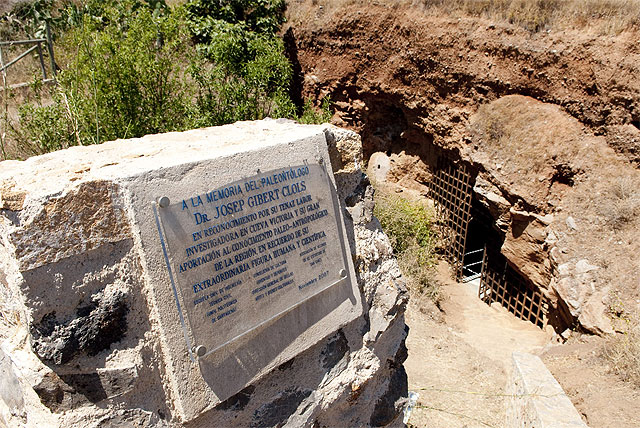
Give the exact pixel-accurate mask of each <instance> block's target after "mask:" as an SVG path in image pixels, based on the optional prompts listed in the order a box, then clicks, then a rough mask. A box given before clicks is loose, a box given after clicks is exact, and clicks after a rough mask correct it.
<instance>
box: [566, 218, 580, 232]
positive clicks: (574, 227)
mask: <svg viewBox="0 0 640 428" xmlns="http://www.w3.org/2000/svg"><path fill="white" fill-rule="evenodd" d="M565 223H566V224H567V227H568V228H569V229H571V230H578V225H576V221H575V220H574V219H573V217H571V216H569V217H567V219H566V220H565Z"/></svg>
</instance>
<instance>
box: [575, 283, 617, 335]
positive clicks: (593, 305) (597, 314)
mask: <svg viewBox="0 0 640 428" xmlns="http://www.w3.org/2000/svg"><path fill="white" fill-rule="evenodd" d="M605 296H606V294H605V293H604V292H598V293H594V294H593V295H591V296H590V297H589V299H588V300H587V302H586V303H585V304H584V305H583V307H582V311H581V313H580V316H579V317H578V321H579V322H580V325H581V326H582V328H584V329H585V330H586V331H587V332H589V333H592V334H598V335H604V334H613V326H612V324H611V320H610V319H609V317H608V316H607V306H606V304H605Z"/></svg>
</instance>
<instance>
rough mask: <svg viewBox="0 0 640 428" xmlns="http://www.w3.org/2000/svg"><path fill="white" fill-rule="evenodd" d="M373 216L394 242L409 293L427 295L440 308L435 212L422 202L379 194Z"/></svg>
mask: <svg viewBox="0 0 640 428" xmlns="http://www.w3.org/2000/svg"><path fill="white" fill-rule="evenodd" d="M374 214H375V216H376V217H377V218H378V220H380V224H381V225H382V229H383V230H384V231H385V233H386V234H387V236H389V239H390V240H391V246H392V247H393V250H394V252H395V254H396V257H397V258H398V264H399V266H400V269H401V270H402V273H403V274H404V275H405V277H406V279H407V283H408V285H409V289H410V290H412V291H413V292H416V293H419V294H426V295H428V297H430V298H431V300H433V301H434V302H435V303H436V304H438V303H439V300H440V292H439V287H438V284H437V282H436V281H435V278H434V266H435V262H436V257H435V246H436V242H437V238H436V234H435V232H434V230H433V213H432V211H431V210H430V209H429V208H428V207H427V206H426V205H425V204H424V203H421V202H419V201H411V200H409V199H406V198H403V197H401V196H398V195H394V194H390V193H383V192H378V193H377V194H376V205H375V209H374Z"/></svg>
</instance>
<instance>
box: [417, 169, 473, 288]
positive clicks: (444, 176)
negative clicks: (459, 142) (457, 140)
mask: <svg viewBox="0 0 640 428" xmlns="http://www.w3.org/2000/svg"><path fill="white" fill-rule="evenodd" d="M471 179H472V177H471V174H470V173H469V171H468V170H467V167H466V166H465V165H464V164H461V165H455V164H454V163H453V162H452V161H451V160H449V159H447V158H444V157H443V158H441V159H440V160H439V162H438V168H437V169H436V171H435V173H434V174H433V178H432V180H431V181H430V182H429V183H428V186H429V190H430V192H431V196H432V198H433V200H434V201H435V206H436V211H437V213H438V218H439V220H440V225H441V235H442V237H443V239H444V241H445V249H446V250H445V251H446V256H447V259H448V260H449V262H450V263H451V265H452V266H453V268H454V273H455V277H456V279H460V278H461V277H462V274H463V272H462V271H463V266H462V263H463V259H464V252H465V246H466V239H467V229H468V226H469V221H470V220H471V194H472V190H473V186H472V185H471Z"/></svg>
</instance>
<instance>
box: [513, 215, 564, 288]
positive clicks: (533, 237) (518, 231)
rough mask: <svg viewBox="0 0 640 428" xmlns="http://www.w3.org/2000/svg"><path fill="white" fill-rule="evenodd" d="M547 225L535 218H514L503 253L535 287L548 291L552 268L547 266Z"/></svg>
mask: <svg viewBox="0 0 640 428" xmlns="http://www.w3.org/2000/svg"><path fill="white" fill-rule="evenodd" d="M545 229H546V225H545V224H544V223H542V222H540V221H539V220H538V219H536V218H535V217H528V216H527V217H525V218H520V217H517V216H514V217H512V221H511V225H510V229H509V232H507V234H506V236H505V240H504V243H503V244H502V249H501V252H502V254H504V256H505V257H506V258H507V259H508V260H509V261H510V262H511V265H512V266H514V267H515V268H516V269H517V270H519V271H520V273H521V274H522V275H524V276H525V277H526V278H528V279H529V280H530V281H531V282H532V283H533V284H534V285H535V286H537V287H538V288H540V289H543V290H544V289H546V288H547V287H548V285H549V282H550V280H551V276H552V275H551V266H550V265H549V264H545V260H546V259H547V258H548V257H547V252H546V250H545V247H544V245H545V239H546V232H545Z"/></svg>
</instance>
